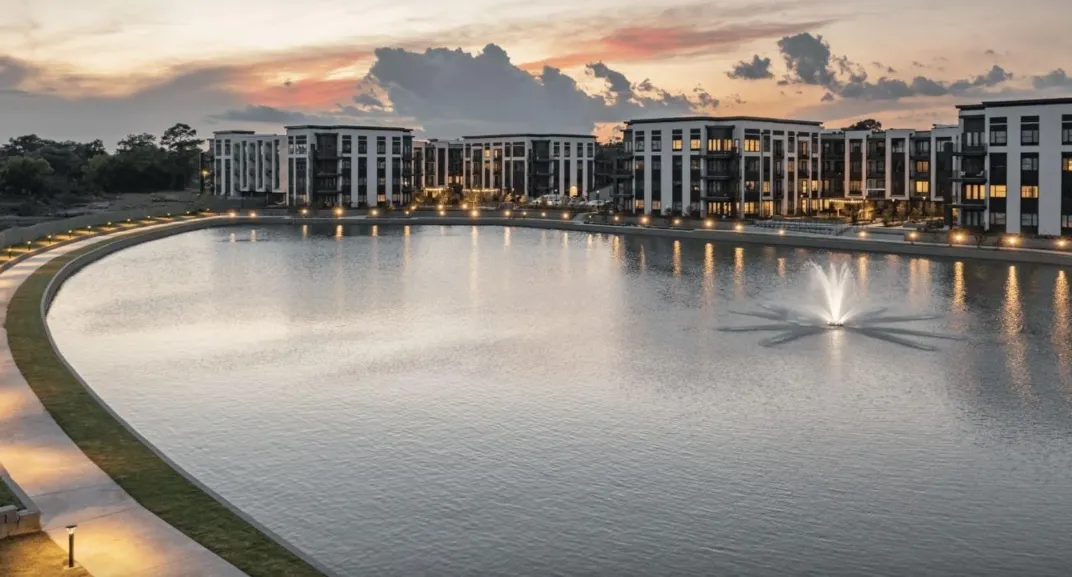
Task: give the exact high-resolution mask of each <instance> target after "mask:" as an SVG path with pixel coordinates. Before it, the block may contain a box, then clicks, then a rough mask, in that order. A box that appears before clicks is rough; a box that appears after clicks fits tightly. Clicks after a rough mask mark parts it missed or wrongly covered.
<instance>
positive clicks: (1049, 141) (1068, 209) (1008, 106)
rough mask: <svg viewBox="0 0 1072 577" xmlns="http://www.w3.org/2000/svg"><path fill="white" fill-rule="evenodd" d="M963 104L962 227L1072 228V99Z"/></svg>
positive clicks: (1054, 232) (1054, 231)
mask: <svg viewBox="0 0 1072 577" xmlns="http://www.w3.org/2000/svg"><path fill="white" fill-rule="evenodd" d="M957 109H958V111H959V117H960V124H959V130H960V146H959V147H958V149H957V155H958V157H959V158H960V166H959V168H960V170H959V174H958V175H957V183H956V189H957V190H956V194H957V198H958V199H959V202H958V203H957V208H958V213H959V214H958V216H959V221H960V224H962V225H965V226H976V227H982V228H984V229H987V230H997V231H1003V232H1007V233H1011V234H1040V235H1045V236H1058V235H1062V234H1069V233H1072V98H1054V99H1039V100H1005V101H990V102H982V103H980V104H972V105H962V106H958V107H957Z"/></svg>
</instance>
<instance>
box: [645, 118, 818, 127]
mask: <svg viewBox="0 0 1072 577" xmlns="http://www.w3.org/2000/svg"><path fill="white" fill-rule="evenodd" d="M664 122H773V123H778V124H798V125H802V126H822V125H823V123H822V122H819V121H816V120H793V119H788V118H764V117H762V116H674V117H669V118H638V119H636V120H627V121H625V125H626V126H632V125H634V124H657V123H664Z"/></svg>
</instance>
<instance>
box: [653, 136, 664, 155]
mask: <svg viewBox="0 0 1072 577" xmlns="http://www.w3.org/2000/svg"><path fill="white" fill-rule="evenodd" d="M662 149H663V138H662V136H660V135H658V134H653V135H652V136H651V151H652V152H661V151H662Z"/></svg>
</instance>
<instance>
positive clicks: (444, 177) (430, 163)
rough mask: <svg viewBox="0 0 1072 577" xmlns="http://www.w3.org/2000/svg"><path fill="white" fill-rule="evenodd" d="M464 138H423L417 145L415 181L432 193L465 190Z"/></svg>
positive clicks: (414, 159) (415, 150)
mask: <svg viewBox="0 0 1072 577" xmlns="http://www.w3.org/2000/svg"><path fill="white" fill-rule="evenodd" d="M462 150H463V143H462V141H461V140H438V139H435V138H433V139H431V140H419V141H416V143H415V144H414V145H413V182H414V184H415V188H417V190H421V191H424V192H426V193H428V194H431V195H439V194H440V193H442V192H446V193H447V194H453V193H455V192H461V190H462V184H463V182H464V172H463V168H462Z"/></svg>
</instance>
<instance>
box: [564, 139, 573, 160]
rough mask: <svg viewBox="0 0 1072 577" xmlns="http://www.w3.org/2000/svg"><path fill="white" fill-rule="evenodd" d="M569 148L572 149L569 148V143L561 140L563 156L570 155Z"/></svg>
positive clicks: (567, 156)
mask: <svg viewBox="0 0 1072 577" xmlns="http://www.w3.org/2000/svg"><path fill="white" fill-rule="evenodd" d="M570 150H572V149H571V148H570V145H569V143H568V142H563V143H562V152H564V153H565V154H564V155H563V156H565V157H566V158H569V157H570Z"/></svg>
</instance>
